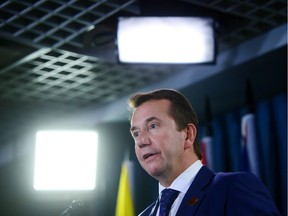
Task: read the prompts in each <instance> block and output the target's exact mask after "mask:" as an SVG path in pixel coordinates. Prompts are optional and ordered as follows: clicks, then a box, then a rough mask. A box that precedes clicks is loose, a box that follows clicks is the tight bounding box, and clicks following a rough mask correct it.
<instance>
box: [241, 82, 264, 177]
mask: <svg viewBox="0 0 288 216" xmlns="http://www.w3.org/2000/svg"><path fill="white" fill-rule="evenodd" d="M246 100H247V101H246V102H247V106H248V111H247V113H246V114H245V115H243V117H242V119H241V135H242V146H241V147H242V149H241V153H242V155H241V160H240V163H241V165H240V166H241V170H242V171H246V172H251V173H253V174H255V175H256V176H258V177H260V173H259V164H258V149H257V139H256V127H255V114H254V106H253V105H254V104H253V94H252V88H251V84H250V82H249V81H247V85H246Z"/></svg>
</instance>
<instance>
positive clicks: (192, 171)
mask: <svg viewBox="0 0 288 216" xmlns="http://www.w3.org/2000/svg"><path fill="white" fill-rule="evenodd" d="M202 166H203V165H202V163H201V161H200V160H197V161H196V162H194V163H193V164H192V165H191V166H190V167H188V168H187V169H186V170H185V171H184V172H182V173H181V174H180V175H179V176H178V177H177V178H176V179H175V180H174V181H173V182H172V184H171V185H170V187H169V188H171V189H174V190H177V191H180V192H182V193H186V192H187V190H188V188H189V186H190V185H191V183H192V181H193V180H194V178H195V176H196V174H197V173H198V171H199V170H200V169H201V167H202ZM164 189H165V187H163V186H162V185H161V184H160V183H159V194H161V192H162V190H164Z"/></svg>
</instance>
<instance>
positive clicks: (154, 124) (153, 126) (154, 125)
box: [150, 123, 158, 129]
mask: <svg viewBox="0 0 288 216" xmlns="http://www.w3.org/2000/svg"><path fill="white" fill-rule="evenodd" d="M157 126H158V125H157V124H156V123H152V124H151V125H150V128H151V129H155V128H157Z"/></svg>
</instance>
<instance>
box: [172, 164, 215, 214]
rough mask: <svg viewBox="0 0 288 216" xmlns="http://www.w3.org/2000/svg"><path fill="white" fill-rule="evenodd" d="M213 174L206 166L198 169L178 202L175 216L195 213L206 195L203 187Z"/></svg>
mask: <svg viewBox="0 0 288 216" xmlns="http://www.w3.org/2000/svg"><path fill="white" fill-rule="evenodd" d="M214 176H215V174H214V173H213V172H212V171H211V170H209V169H208V168H207V167H205V166H203V167H202V168H201V169H200V171H199V172H198V174H197V175H196V177H195V179H194V181H193V182H192V184H191V185H190V187H189V189H188V191H187V193H186V195H185V196H184V198H183V200H182V202H181V204H180V207H179V210H178V212H177V214H176V215H177V216H185V215H189V216H192V215H194V214H195V213H196V210H197V209H198V207H199V206H200V203H201V202H202V200H203V199H204V197H205V195H206V190H205V188H206V187H207V186H208V184H209V182H210V180H211V179H212V177H214Z"/></svg>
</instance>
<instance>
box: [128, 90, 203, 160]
mask: <svg viewBox="0 0 288 216" xmlns="http://www.w3.org/2000/svg"><path fill="white" fill-rule="evenodd" d="M161 99H166V100H169V101H170V102H171V107H170V111H169V115H170V116H171V117H172V118H173V119H174V121H175V123H176V125H177V127H178V130H183V129H185V128H186V127H187V125H188V124H189V123H192V124H194V125H195V127H197V125H198V117H197V115H196V113H195V111H194V109H193V107H192V105H191V103H190V102H189V101H188V99H187V98H186V97H185V96H184V95H183V94H181V93H180V92H178V91H176V90H174V89H158V90H154V91H149V92H145V93H136V94H134V95H132V96H131V97H130V98H129V100H128V105H129V108H130V110H131V111H133V110H135V109H136V108H137V107H139V106H140V105H141V104H143V103H144V102H147V101H150V100H161ZM193 148H194V151H195V154H196V155H197V157H198V158H199V159H202V154H201V148H200V143H199V140H198V133H197V134H196V138H195V141H194V143H193Z"/></svg>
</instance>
